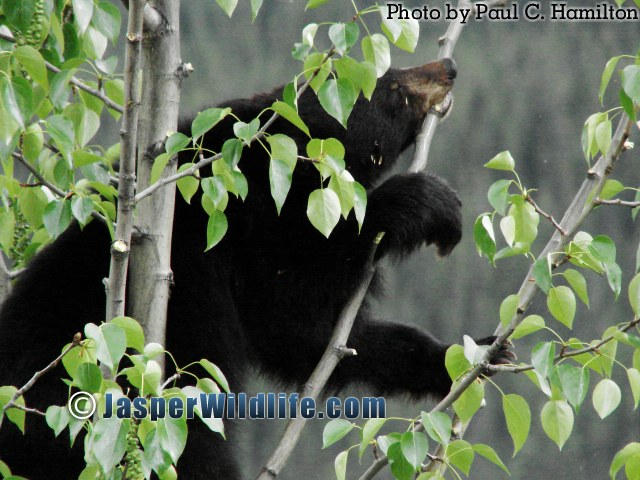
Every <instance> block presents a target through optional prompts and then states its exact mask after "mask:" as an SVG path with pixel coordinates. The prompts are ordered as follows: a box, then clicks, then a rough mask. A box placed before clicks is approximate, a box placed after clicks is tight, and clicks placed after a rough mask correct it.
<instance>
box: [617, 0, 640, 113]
mask: <svg viewBox="0 0 640 480" xmlns="http://www.w3.org/2000/svg"><path fill="white" fill-rule="evenodd" d="M637 1H640V0H637ZM618 96H619V98H620V105H622V110H624V113H626V114H627V116H628V117H629V118H630V119H631V121H632V122H636V121H637V118H636V107H635V103H634V102H633V100H632V99H631V98H629V95H627V94H626V93H625V91H624V90H623V89H620V92H619V95H618Z"/></svg>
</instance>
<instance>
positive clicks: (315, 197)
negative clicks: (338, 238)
mask: <svg viewBox="0 0 640 480" xmlns="http://www.w3.org/2000/svg"><path fill="white" fill-rule="evenodd" d="M307 217H309V221H310V222H311V224H312V225H313V226H314V227H316V229H318V231H319V232H320V233H322V234H323V235H324V236H325V237H327V238H329V235H330V234H331V232H332V231H333V229H334V227H335V226H336V225H337V224H338V220H340V199H338V195H336V193H335V192H334V191H333V190H329V189H328V188H323V189H318V190H314V191H313V192H311V194H310V195H309V202H308V204H307Z"/></svg>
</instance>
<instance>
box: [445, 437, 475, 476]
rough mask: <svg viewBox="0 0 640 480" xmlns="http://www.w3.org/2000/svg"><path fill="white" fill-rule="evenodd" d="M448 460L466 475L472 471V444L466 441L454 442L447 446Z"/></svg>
mask: <svg viewBox="0 0 640 480" xmlns="http://www.w3.org/2000/svg"><path fill="white" fill-rule="evenodd" d="M446 458H447V460H448V462H449V463H451V464H452V465H453V466H455V467H458V468H459V469H460V470H462V471H463V472H464V473H465V474H466V475H469V472H470V471H471V464H472V463H473V458H474V451H473V448H472V447H471V444H470V443H469V442H467V441H465V440H454V441H453V442H451V443H450V444H449V445H448V446H447V450H446Z"/></svg>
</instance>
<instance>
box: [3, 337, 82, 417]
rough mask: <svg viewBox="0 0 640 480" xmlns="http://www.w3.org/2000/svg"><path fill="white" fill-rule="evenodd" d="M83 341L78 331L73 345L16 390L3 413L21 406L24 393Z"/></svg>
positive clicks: (4, 407)
mask: <svg viewBox="0 0 640 480" xmlns="http://www.w3.org/2000/svg"><path fill="white" fill-rule="evenodd" d="M81 343H82V334H81V333H79V332H78V333H76V334H75V335H74V336H73V340H72V342H71V345H69V346H68V347H67V348H65V349H64V351H63V352H62V353H61V354H60V355H58V356H57V357H56V358H55V360H53V361H52V362H51V363H49V365H47V366H46V367H44V368H43V369H42V370H40V371H38V372H36V373H34V375H33V377H31V379H30V380H29V381H28V382H27V383H25V384H24V385H23V386H22V387H20V388H19V389H18V390H16V393H14V394H13V396H12V397H11V400H9V401H8V402H7V403H5V404H4V406H3V407H2V413H3V414H4V413H5V412H6V411H7V410H9V409H10V408H19V407H16V401H17V400H18V399H19V398H20V397H21V396H22V395H24V394H25V393H26V392H27V391H28V390H29V389H30V388H31V387H33V386H34V385H35V383H36V382H37V381H38V380H39V379H40V378H41V377H42V376H43V375H45V374H46V373H47V372H48V371H49V370H52V369H54V368H55V367H56V366H57V365H58V363H60V360H62V358H63V357H64V356H65V355H66V354H67V353H69V352H70V351H71V350H72V349H73V348H74V347H77V346H78V345H80V344H81ZM3 418H4V415H2V416H1V417H0V427H1V426H2V419H3Z"/></svg>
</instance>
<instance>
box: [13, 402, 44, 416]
mask: <svg viewBox="0 0 640 480" xmlns="http://www.w3.org/2000/svg"><path fill="white" fill-rule="evenodd" d="M11 408H15V409H16V410H22V411H23V412H27V413H35V414H36V415H40V416H42V417H45V416H46V415H47V414H46V413H44V412H41V411H40V410H38V409H37V408H30V407H24V406H22V405H19V404H17V403H16V404H14V405H12V406H11Z"/></svg>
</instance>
